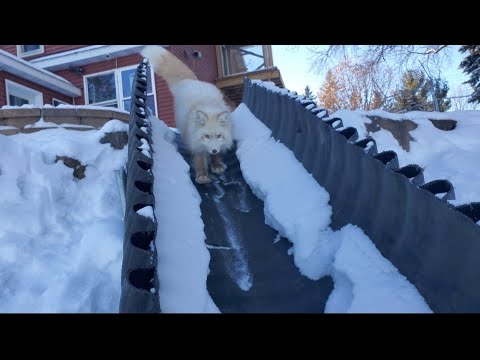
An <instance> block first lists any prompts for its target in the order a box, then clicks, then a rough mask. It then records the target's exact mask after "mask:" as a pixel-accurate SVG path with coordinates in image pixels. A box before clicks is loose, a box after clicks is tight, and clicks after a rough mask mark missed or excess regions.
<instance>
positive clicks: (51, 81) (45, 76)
mask: <svg viewBox="0 0 480 360" xmlns="http://www.w3.org/2000/svg"><path fill="white" fill-rule="evenodd" d="M0 68H1V70H4V71H7V72H9V73H12V74H14V75H17V76H19V77H21V78H22V79H25V80H29V81H31V82H33V83H35V84H38V85H41V86H44V87H46V88H48V89H50V90H54V91H56V92H59V93H61V94H64V95H67V96H71V97H77V96H80V95H81V94H82V92H81V91H80V89H79V88H77V87H76V86H74V85H73V84H72V83H70V82H68V81H67V80H65V79H64V78H62V77H60V76H58V75H55V74H53V73H51V72H50V71H47V70H44V69H39V68H38V67H36V66H34V65H32V64H31V63H29V62H28V61H25V60H23V59H20V58H19V57H17V56H15V55H12V54H10V53H8V52H6V51H4V50H0Z"/></svg>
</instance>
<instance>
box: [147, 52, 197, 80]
mask: <svg viewBox="0 0 480 360" xmlns="http://www.w3.org/2000/svg"><path fill="white" fill-rule="evenodd" d="M141 55H142V56H143V57H146V58H148V60H149V61H150V65H151V66H152V67H153V70H154V71H155V72H156V73H157V74H158V75H159V76H161V77H162V78H164V79H165V81H166V82H167V84H168V86H169V87H172V86H174V85H175V84H177V83H178V82H180V81H182V80H185V79H193V80H198V79H197V77H196V76H195V74H194V73H193V71H192V70H190V69H189V68H188V67H187V65H185V64H184V63H183V62H182V61H181V60H180V59H179V58H177V57H176V56H175V55H173V54H172V53H171V52H170V51H168V50H167V49H165V48H163V47H161V46H158V45H149V46H146V47H144V48H143V50H142V52H141Z"/></svg>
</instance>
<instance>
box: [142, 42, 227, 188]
mask: <svg viewBox="0 0 480 360" xmlns="http://www.w3.org/2000/svg"><path fill="white" fill-rule="evenodd" d="M142 56H144V57H146V58H148V59H149V61H150V64H151V65H152V67H153V70H154V71H155V72H156V73H157V74H158V75H159V76H161V77H162V78H164V79H165V81H166V82H167V84H168V87H169V88H170V91H171V92H172V94H173V98H174V109H175V123H176V126H177V128H178V130H179V131H180V133H181V134H182V138H183V141H184V142H185V145H186V146H187V147H188V149H189V150H190V152H191V153H192V155H193V166H194V169H195V181H196V182H197V183H199V184H206V183H209V182H210V181H211V180H210V177H209V176H208V165H209V164H210V169H211V170H212V172H213V173H216V174H220V173H222V172H224V171H225V169H226V168H227V166H226V165H225V164H224V163H223V162H222V160H221V157H220V154H221V153H223V152H225V151H227V150H228V149H230V148H231V147H232V145H233V137H232V124H231V120H230V114H231V109H230V107H229V106H228V105H227V104H226V102H225V101H224V99H223V94H222V92H221V91H220V90H219V89H218V88H217V87H216V86H214V85H212V84H210V83H207V82H204V81H200V80H198V78H197V77H196V76H195V74H194V73H193V72H192V71H191V70H190V69H189V68H188V67H187V66H186V65H185V64H184V63H183V62H182V61H181V60H180V59H178V58H177V57H176V56H175V55H173V54H172V53H171V52H169V51H168V50H166V49H164V48H163V47H161V46H147V47H145V48H144V49H143V51H142Z"/></svg>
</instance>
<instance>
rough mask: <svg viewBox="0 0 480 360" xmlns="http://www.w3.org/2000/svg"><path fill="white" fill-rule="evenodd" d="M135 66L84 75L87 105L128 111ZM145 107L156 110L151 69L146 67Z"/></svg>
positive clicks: (153, 111)
mask: <svg viewBox="0 0 480 360" xmlns="http://www.w3.org/2000/svg"><path fill="white" fill-rule="evenodd" d="M136 70H137V67H136V66H135V67H131V68H121V69H116V70H112V71H107V72H104V73H100V74H94V75H89V76H85V99H86V101H87V103H88V104H89V105H98V106H109V107H115V108H119V109H122V110H126V111H130V106H131V103H132V101H131V99H132V85H133V79H134V77H135V71H136ZM147 77H148V80H147V83H148V86H147V107H148V108H149V109H150V110H151V111H152V113H153V114H154V115H156V114H157V111H156V101H155V91H154V89H155V87H154V86H153V83H152V81H153V76H152V69H151V68H150V66H148V68H147Z"/></svg>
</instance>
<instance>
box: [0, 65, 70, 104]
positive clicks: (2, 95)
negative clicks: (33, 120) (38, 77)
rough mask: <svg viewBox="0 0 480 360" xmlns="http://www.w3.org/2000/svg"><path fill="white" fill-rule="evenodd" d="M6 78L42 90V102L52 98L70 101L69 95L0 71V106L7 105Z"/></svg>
mask: <svg viewBox="0 0 480 360" xmlns="http://www.w3.org/2000/svg"><path fill="white" fill-rule="evenodd" d="M6 79H8V80H11V81H13V82H16V83H18V84H20V85H24V86H26V87H29V88H31V89H33V90H37V91H40V92H42V93H43V103H44V104H52V99H53V98H55V99H58V100H61V101H64V102H66V103H68V104H71V103H72V98H71V97H69V96H65V95H63V94H60V93H57V92H55V91H53V90H50V89H47V88H46V87H43V86H41V85H38V84H35V83H32V82H31V81H28V80H25V79H22V78H20V77H18V76H16V75H14V74H10V73H8V72H6V71H2V72H0V106H3V105H7V89H6V82H5V80H6Z"/></svg>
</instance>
